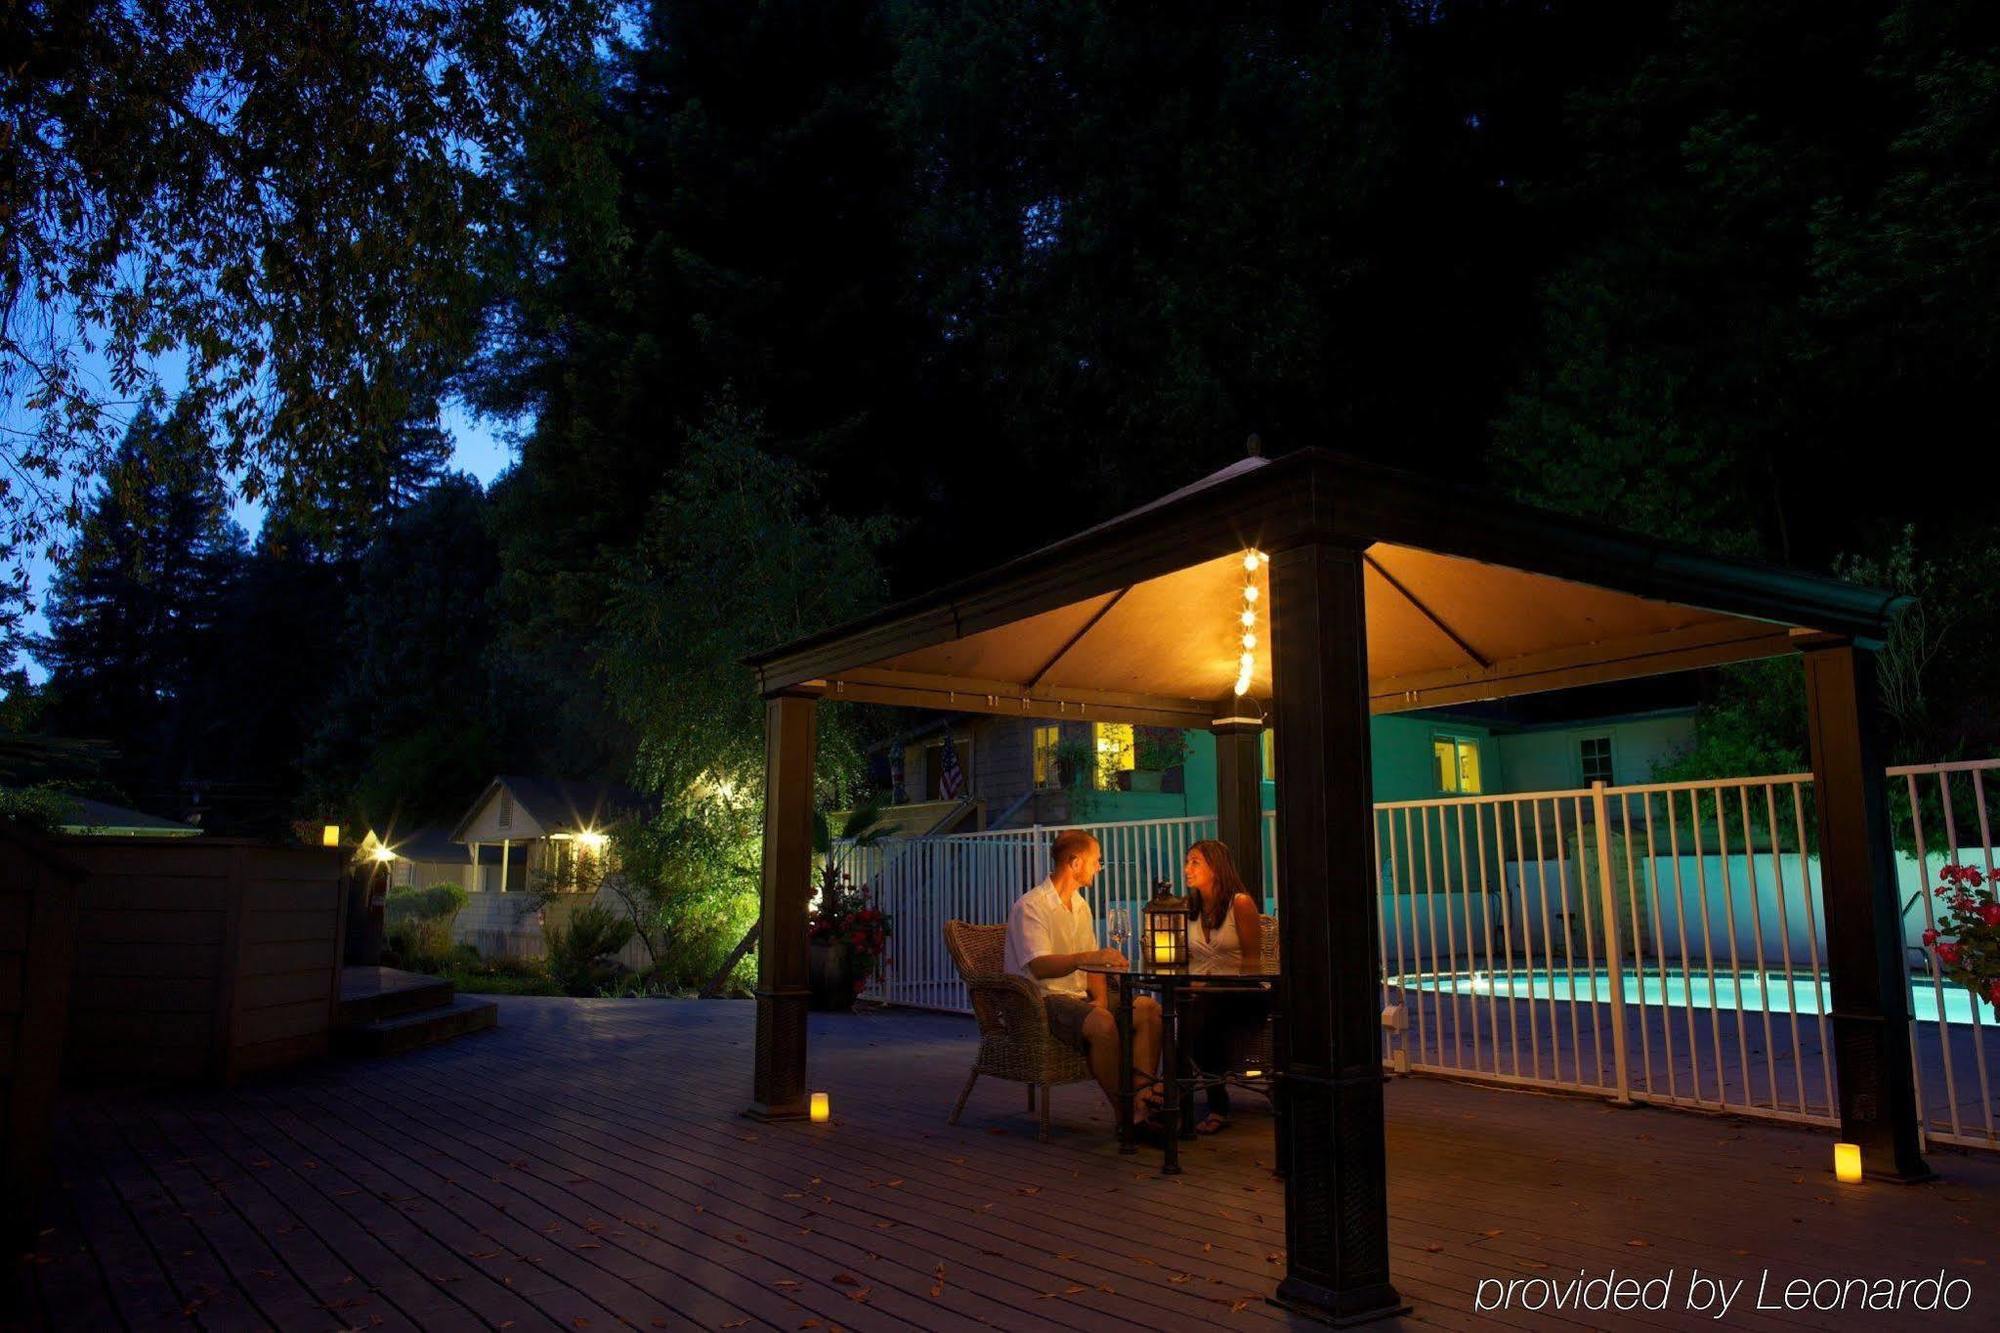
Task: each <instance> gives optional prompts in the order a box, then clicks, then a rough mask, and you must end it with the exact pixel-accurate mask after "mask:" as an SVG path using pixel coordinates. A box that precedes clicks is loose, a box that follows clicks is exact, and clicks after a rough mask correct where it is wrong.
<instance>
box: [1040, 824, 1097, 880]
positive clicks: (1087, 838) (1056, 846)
mask: <svg viewBox="0 0 2000 1333" xmlns="http://www.w3.org/2000/svg"><path fill="white" fill-rule="evenodd" d="M1096 845H1097V839H1096V838H1095V837H1094V836H1092V835H1091V834H1088V833H1085V832H1084V831H1083V830H1082V829H1080V828H1073V829H1064V830H1063V831H1062V832H1061V833H1058V834H1056V840H1055V842H1054V843H1052V844H1050V846H1049V873H1050V874H1051V875H1053V874H1055V873H1057V872H1058V871H1060V870H1061V869H1062V868H1063V867H1064V866H1066V865H1068V864H1069V863H1070V858H1072V857H1077V856H1082V855H1083V854H1084V853H1085V852H1087V851H1089V850H1090V849H1091V848H1092V847H1095V846H1096Z"/></svg>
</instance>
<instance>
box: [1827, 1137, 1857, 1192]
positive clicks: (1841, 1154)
mask: <svg viewBox="0 0 2000 1333" xmlns="http://www.w3.org/2000/svg"><path fill="white" fill-rule="evenodd" d="M1833 1178H1834V1179H1835V1180H1837V1181H1839V1182H1840V1183H1841V1184H1843V1185H1859V1184H1860V1183H1861V1145H1860V1144H1858V1143H1836V1144H1834V1145H1833Z"/></svg>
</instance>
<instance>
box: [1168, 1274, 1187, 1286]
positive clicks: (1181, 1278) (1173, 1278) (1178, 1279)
mask: <svg viewBox="0 0 2000 1333" xmlns="http://www.w3.org/2000/svg"><path fill="white" fill-rule="evenodd" d="M1188 1277H1189V1274H1186V1273H1170V1274H1168V1275H1167V1281H1169V1282H1171V1283H1173V1284H1174V1285H1175V1286H1179V1285H1180V1284H1181V1283H1183V1282H1185V1281H1187V1280H1188Z"/></svg>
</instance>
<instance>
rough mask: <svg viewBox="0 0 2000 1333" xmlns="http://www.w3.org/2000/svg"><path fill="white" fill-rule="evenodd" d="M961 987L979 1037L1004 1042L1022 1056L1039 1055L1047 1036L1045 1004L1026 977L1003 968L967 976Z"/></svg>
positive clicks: (1047, 1041)
mask: <svg viewBox="0 0 2000 1333" xmlns="http://www.w3.org/2000/svg"><path fill="white" fill-rule="evenodd" d="M965 990H966V994H967V996H968V997H969V998H970V999H971V1001H972V1013H973V1016H974V1017H975V1018H977V1019H978V1020H979V1036H980V1039H981V1040H982V1041H986V1042H1001V1043H1005V1044H1007V1045H1009V1046H1012V1047H1013V1048H1015V1049H1016V1050H1018V1051H1019V1052H1020V1054H1021V1055H1022V1056H1023V1057H1024V1058H1031V1059H1033V1060H1036V1061H1039V1060H1040V1059H1041V1057H1042V1053H1043V1051H1044V1049H1045V1048H1046V1047H1047V1046H1048V1044H1049V1042H1050V1040H1051V1038H1050V1036H1049V1017H1048V1006H1047V1004H1045V1003H1044V1002H1043V1000H1042V992H1041V991H1040V990H1039V989H1038V988H1036V987H1035V986H1034V985H1033V984H1032V983H1031V982H1029V981H1028V979H1027V978H1025V977H1017V976H1013V975H1010V974H1008V973H1004V972H1001V973H992V974H990V975H987V976H981V977H968V978H967V979H966V982H965Z"/></svg>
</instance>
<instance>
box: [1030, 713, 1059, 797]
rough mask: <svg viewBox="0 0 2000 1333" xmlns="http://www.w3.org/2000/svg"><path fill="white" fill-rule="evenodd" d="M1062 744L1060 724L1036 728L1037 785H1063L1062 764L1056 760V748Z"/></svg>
mask: <svg viewBox="0 0 2000 1333" xmlns="http://www.w3.org/2000/svg"><path fill="white" fill-rule="evenodd" d="M1061 745H1062V728H1061V727H1060V726H1051V727H1036V728H1035V785H1036V786H1037V787H1059V786H1061V785H1062V766H1061V765H1060V764H1058V763H1057V762H1056V750H1057V749H1058V748H1060V747H1061Z"/></svg>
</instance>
